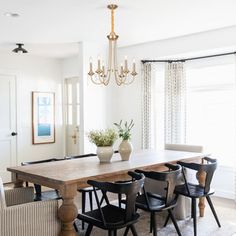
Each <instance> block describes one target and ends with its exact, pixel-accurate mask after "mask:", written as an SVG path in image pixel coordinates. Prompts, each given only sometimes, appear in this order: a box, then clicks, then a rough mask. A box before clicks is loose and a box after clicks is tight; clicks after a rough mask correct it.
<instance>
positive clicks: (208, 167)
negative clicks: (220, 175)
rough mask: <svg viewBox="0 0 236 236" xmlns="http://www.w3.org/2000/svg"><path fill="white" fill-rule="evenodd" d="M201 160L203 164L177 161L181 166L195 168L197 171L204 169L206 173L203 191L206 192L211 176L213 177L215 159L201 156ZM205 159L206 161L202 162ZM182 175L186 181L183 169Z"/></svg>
mask: <svg viewBox="0 0 236 236" xmlns="http://www.w3.org/2000/svg"><path fill="white" fill-rule="evenodd" d="M202 161H203V164H199V163H186V162H182V161H178V164H180V165H181V166H183V167H185V168H189V169H191V170H195V171H197V172H199V171H204V172H205V173H206V177H205V184H204V193H208V192H209V191H210V187H211V181H212V177H213V175H214V172H215V170H216V168H217V160H216V159H212V158H210V157H204V158H202ZM205 161H206V163H204V162H205ZM183 176H184V178H185V182H186V183H187V179H186V176H185V173H184V171H183ZM187 188H188V187H187Z"/></svg>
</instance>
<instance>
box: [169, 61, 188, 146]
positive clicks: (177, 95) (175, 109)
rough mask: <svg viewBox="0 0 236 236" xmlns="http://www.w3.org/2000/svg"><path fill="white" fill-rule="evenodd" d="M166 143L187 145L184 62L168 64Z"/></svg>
mask: <svg viewBox="0 0 236 236" xmlns="http://www.w3.org/2000/svg"><path fill="white" fill-rule="evenodd" d="M165 109H166V110H165V142H166V143H173V144H176V143H185V141H186V140H185V139H186V131H185V128H186V127H185V126H186V124H185V122H186V78H185V65H184V62H171V63H169V62H168V63H166V70H165Z"/></svg>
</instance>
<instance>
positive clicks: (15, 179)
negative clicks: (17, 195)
mask: <svg viewBox="0 0 236 236" xmlns="http://www.w3.org/2000/svg"><path fill="white" fill-rule="evenodd" d="M11 181H12V182H13V183H14V188H22V187H23V183H24V182H23V180H20V179H18V177H17V174H16V173H13V172H12V173H11Z"/></svg>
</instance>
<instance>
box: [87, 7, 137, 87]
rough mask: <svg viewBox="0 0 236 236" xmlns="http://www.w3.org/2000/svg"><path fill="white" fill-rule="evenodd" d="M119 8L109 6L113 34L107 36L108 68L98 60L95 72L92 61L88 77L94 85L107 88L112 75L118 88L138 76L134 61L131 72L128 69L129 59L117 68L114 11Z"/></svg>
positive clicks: (116, 37)
mask: <svg viewBox="0 0 236 236" xmlns="http://www.w3.org/2000/svg"><path fill="white" fill-rule="evenodd" d="M117 7H118V6H117V5H115V4H111V5H108V6H107V8H108V9H110V10H111V32H110V34H109V35H107V38H108V40H109V56H108V68H107V69H106V68H105V65H104V64H103V63H101V59H100V58H98V61H97V69H96V70H95V71H93V65H92V60H91V59H90V63H89V72H88V75H89V76H90V78H91V80H92V82H93V83H94V84H98V85H105V86H107V85H108V84H109V82H110V78H111V75H112V74H114V78H115V81H116V84H117V85H118V86H120V85H128V84H131V83H132V82H133V81H134V79H135V76H136V75H137V72H136V65H135V61H134V60H133V63H132V70H131V71H129V69H128V60H127V57H125V59H124V65H123V64H121V65H120V69H118V66H117V39H118V38H119V36H118V35H117V34H116V33H115V31H114V11H115V9H116V8H117Z"/></svg>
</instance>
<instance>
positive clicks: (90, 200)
mask: <svg viewBox="0 0 236 236" xmlns="http://www.w3.org/2000/svg"><path fill="white" fill-rule="evenodd" d="M89 202H90V210H91V211H92V210H93V193H92V192H89Z"/></svg>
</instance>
